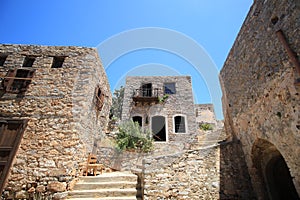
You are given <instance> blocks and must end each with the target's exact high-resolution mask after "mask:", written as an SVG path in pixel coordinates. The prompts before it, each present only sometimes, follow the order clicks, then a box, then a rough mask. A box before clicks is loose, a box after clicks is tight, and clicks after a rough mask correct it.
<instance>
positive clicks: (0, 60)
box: [0, 55, 7, 66]
mask: <svg viewBox="0 0 300 200" xmlns="http://www.w3.org/2000/svg"><path fill="white" fill-rule="evenodd" d="M6 58H7V55H0V66H3V65H4V63H5V61H6Z"/></svg>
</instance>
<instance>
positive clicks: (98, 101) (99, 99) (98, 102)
mask: <svg viewBox="0 0 300 200" xmlns="http://www.w3.org/2000/svg"><path fill="white" fill-rule="evenodd" d="M103 105H104V93H103V92H102V90H101V89H100V88H99V87H97V89H96V107H97V110H99V111H101V110H102V107H103Z"/></svg>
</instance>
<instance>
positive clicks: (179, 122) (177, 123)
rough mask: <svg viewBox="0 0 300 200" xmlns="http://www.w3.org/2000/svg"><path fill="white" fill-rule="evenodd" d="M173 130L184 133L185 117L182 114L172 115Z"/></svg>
mask: <svg viewBox="0 0 300 200" xmlns="http://www.w3.org/2000/svg"><path fill="white" fill-rule="evenodd" d="M174 130H175V133H185V132H186V128H185V117H184V116H175V117H174Z"/></svg>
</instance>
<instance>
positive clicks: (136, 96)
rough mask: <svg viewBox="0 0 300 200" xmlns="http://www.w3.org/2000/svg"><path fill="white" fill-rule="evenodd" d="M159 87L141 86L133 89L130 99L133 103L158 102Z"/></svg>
mask: <svg viewBox="0 0 300 200" xmlns="http://www.w3.org/2000/svg"><path fill="white" fill-rule="evenodd" d="M159 91H160V89H159V88H154V89H152V88H151V89H150V88H142V89H135V90H134V91H133V96H132V99H133V101H134V102H135V103H158V102H159V98H158V95H159Z"/></svg>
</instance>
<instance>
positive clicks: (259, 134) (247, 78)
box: [220, 0, 300, 199]
mask: <svg viewBox="0 0 300 200" xmlns="http://www.w3.org/2000/svg"><path fill="white" fill-rule="evenodd" d="M278 30H281V31H282V33H283V34H284V36H285V38H286V41H287V43H288V45H289V46H290V48H291V49H292V51H294V52H295V55H296V60H298V63H299V55H300V49H299V46H300V34H299V30H300V2H299V1H296V0H266V1H258V0H257V1H254V4H253V5H252V8H251V10H250V12H249V13H248V16H247V18H246V20H245V22H244V24H243V26H242V28H241V30H240V32H239V35H238V37H237V38H236V41H235V43H234V45H233V47H232V49H231V51H230V53H229V55H228V57H227V60H226V62H225V64H224V67H223V69H222V70H221V73H220V79H221V85H222V90H223V109H224V116H225V126H226V129H227V132H228V134H232V135H233V138H236V139H238V140H240V141H241V143H242V146H243V151H244V153H245V159H246V162H247V165H248V168H249V173H250V176H251V180H252V183H253V186H254V189H255V191H256V193H257V195H258V198H261V199H263V198H264V197H265V194H264V193H265V192H266V191H262V190H263V189H262V188H264V184H263V182H262V181H261V178H259V176H260V175H259V174H258V172H257V170H259V169H257V168H255V166H254V164H255V163H254V161H253V160H252V159H253V157H254V155H253V154H252V153H253V151H255V148H256V146H255V144H257V143H259V141H266V142H265V143H270V144H271V145H272V146H273V147H272V148H273V149H275V150H278V151H279V152H280V154H281V155H282V156H283V158H284V160H285V162H286V163H287V166H288V168H289V171H290V174H291V176H292V177H293V183H294V185H295V188H296V190H297V191H298V194H299V195H300V171H299V168H300V157H299V154H300V138H299V137H298V136H299V127H300V125H299V124H300V120H299V115H300V106H299V102H300V99H299V91H300V90H299V84H298V85H297V84H295V82H296V81H297V79H298V78H299V77H300V76H299V72H297V67H296V66H295V65H294V64H293V63H292V62H291V59H290V57H289V55H288V54H287V51H286V48H285V47H284V46H283V43H282V42H281V41H280V40H279V37H278ZM297 55H298V56H297ZM298 70H299V69H298ZM260 148H262V149H261V151H264V149H263V148H264V147H263V146H261V147H260ZM265 151H266V150H265ZM260 156H262V155H260ZM269 156H270V155H269ZM266 159H267V158H266ZM268 159H269V158H268Z"/></svg>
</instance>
